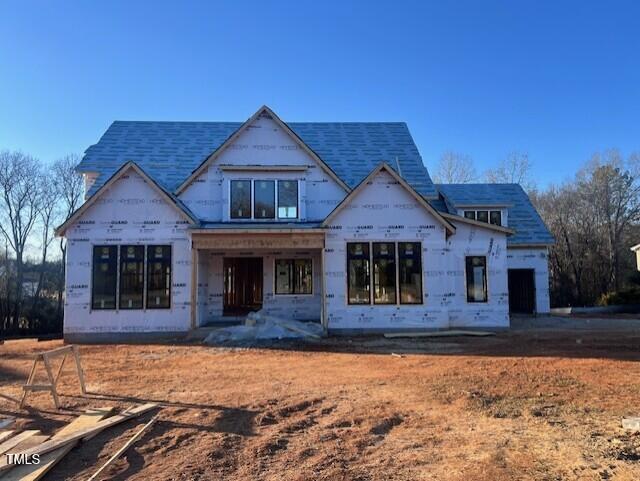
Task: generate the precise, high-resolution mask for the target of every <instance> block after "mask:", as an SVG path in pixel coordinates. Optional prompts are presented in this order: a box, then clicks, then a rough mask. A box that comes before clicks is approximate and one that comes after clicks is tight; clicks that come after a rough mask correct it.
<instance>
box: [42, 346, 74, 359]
mask: <svg viewBox="0 0 640 481" xmlns="http://www.w3.org/2000/svg"><path fill="white" fill-rule="evenodd" d="M72 349H73V345H68V346H62V347H57V348H55V349H51V350H50V351H44V352H41V353H39V354H36V355H37V356H46V357H49V358H51V357H55V356H59V355H61V354H69V352H71V350H72Z"/></svg>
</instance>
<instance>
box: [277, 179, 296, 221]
mask: <svg viewBox="0 0 640 481" xmlns="http://www.w3.org/2000/svg"><path fill="white" fill-rule="evenodd" d="M297 217H298V181H296V180H279V181H278V218H279V219H296V218H297Z"/></svg>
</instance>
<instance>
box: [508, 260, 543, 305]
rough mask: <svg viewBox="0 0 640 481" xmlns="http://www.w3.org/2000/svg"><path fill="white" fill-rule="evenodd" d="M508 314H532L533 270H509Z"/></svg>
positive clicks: (534, 303)
mask: <svg viewBox="0 0 640 481" xmlns="http://www.w3.org/2000/svg"><path fill="white" fill-rule="evenodd" d="M508 273H509V312H513V313H518V314H533V313H534V312H535V310H536V284H535V276H534V270H533V269H509V270H508Z"/></svg>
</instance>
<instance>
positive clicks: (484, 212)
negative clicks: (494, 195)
mask: <svg viewBox="0 0 640 481" xmlns="http://www.w3.org/2000/svg"><path fill="white" fill-rule="evenodd" d="M480 214H482V215H483V217H484V215H485V214H486V216H487V218H486V219H485V220H482V219H480ZM476 220H477V221H478V222H484V223H485V224H488V223H489V210H487V209H480V210H477V211H476Z"/></svg>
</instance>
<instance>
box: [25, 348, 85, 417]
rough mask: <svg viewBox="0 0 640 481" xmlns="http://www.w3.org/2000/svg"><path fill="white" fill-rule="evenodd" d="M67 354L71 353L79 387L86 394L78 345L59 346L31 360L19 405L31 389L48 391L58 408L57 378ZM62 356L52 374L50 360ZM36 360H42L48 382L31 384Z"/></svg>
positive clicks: (36, 363) (36, 364)
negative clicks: (55, 371) (54, 372)
mask: <svg viewBox="0 0 640 481" xmlns="http://www.w3.org/2000/svg"><path fill="white" fill-rule="evenodd" d="M68 354H73V357H74V359H75V362H76V371H77V372H78V379H79V380H80V389H82V394H87V390H86V388H85V385H84V372H83V371H82V364H81V363H80V352H79V350H78V346H74V345H69V346H63V347H59V348H57V349H52V350H51V351H44V352H41V353H38V354H36V358H35V359H34V361H33V366H32V367H31V372H30V373H29V378H28V379H27V383H26V384H25V385H24V386H22V390H23V391H24V392H23V393H22V399H21V400H20V407H23V406H24V403H25V401H26V399H27V394H28V393H29V392H31V391H50V392H51V396H52V397H53V402H54V403H55V405H56V408H57V409H59V408H60V401H59V399H58V391H57V384H58V379H60V374H61V373H62V368H63V367H64V361H65V360H66V359H67V355H68ZM59 356H62V362H61V363H60V367H59V368H58V372H57V373H56V375H55V376H54V375H53V369H52V366H51V360H52V359H53V358H56V357H59ZM38 361H42V363H43V364H44V368H45V370H46V371H47V378H48V379H49V384H33V380H34V378H35V374H36V367H37V366H38Z"/></svg>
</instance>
